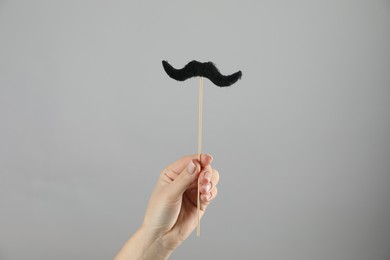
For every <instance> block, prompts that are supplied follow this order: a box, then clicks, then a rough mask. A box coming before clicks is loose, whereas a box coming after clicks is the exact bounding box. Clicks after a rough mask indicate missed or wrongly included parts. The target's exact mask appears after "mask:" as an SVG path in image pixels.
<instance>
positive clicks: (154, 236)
mask: <svg viewBox="0 0 390 260" xmlns="http://www.w3.org/2000/svg"><path fill="white" fill-rule="evenodd" d="M197 157H198V156H197V155H191V156H187V157H184V158H182V159H180V160H178V161H176V162H174V163H173V164H171V165H169V166H167V167H166V168H165V169H164V170H163V171H162V172H161V174H160V176H159V179H158V181H157V184H156V186H155V188H154V190H153V193H152V196H151V198H150V201H149V205H148V208H147V210H146V214H145V218H144V223H143V224H142V226H141V228H140V229H139V230H138V231H137V233H136V234H135V235H134V236H133V237H132V238H131V239H130V240H129V241H128V242H127V243H126V244H125V246H124V247H123V248H122V250H121V251H120V252H119V254H118V255H117V258H116V259H140V258H142V259H166V258H168V256H169V255H170V254H171V253H172V252H173V250H174V249H175V248H176V247H177V246H178V245H179V244H180V243H181V242H183V241H184V240H185V239H186V238H187V237H188V236H189V235H190V234H191V232H192V231H193V230H194V229H195V227H196V225H197V190H198V178H199V184H200V193H201V196H200V202H201V203H200V216H201V217H202V216H203V214H204V213H205V210H206V208H207V205H208V204H209V203H210V201H211V200H212V199H213V198H215V196H216V195H217V184H218V180H219V174H218V172H217V171H216V170H215V169H212V167H211V162H212V160H213V159H212V157H211V156H210V155H203V154H202V155H201V157H200V161H199V160H198V159H197Z"/></svg>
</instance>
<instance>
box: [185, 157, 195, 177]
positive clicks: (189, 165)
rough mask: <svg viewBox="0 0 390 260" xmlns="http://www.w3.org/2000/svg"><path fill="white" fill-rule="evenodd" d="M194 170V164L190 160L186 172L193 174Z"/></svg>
mask: <svg viewBox="0 0 390 260" xmlns="http://www.w3.org/2000/svg"><path fill="white" fill-rule="evenodd" d="M195 168H196V165H195V163H194V162H193V161H192V160H191V161H190V163H189V164H188V166H187V171H188V173H189V174H194V173H195Z"/></svg>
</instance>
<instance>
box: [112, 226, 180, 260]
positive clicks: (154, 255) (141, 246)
mask: <svg viewBox="0 0 390 260" xmlns="http://www.w3.org/2000/svg"><path fill="white" fill-rule="evenodd" d="M173 250H174V248H167V247H166V246H164V242H163V238H162V237H160V236H157V235H155V234H153V233H151V232H149V231H148V229H147V228H145V227H144V226H141V227H140V228H139V229H138V230H137V232H136V233H135V234H134V235H133V236H132V237H131V238H130V239H129V240H128V241H127V242H126V244H125V245H124V246H123V248H122V249H121V250H120V252H119V253H118V255H117V256H116V257H115V260H122V259H123V260H125V259H126V260H130V259H145V260H148V259H153V260H160V259H161V260H162V259H167V258H168V257H169V256H170V255H171V253H172V252H173Z"/></svg>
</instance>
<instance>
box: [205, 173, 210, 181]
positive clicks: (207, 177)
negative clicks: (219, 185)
mask: <svg viewBox="0 0 390 260" xmlns="http://www.w3.org/2000/svg"><path fill="white" fill-rule="evenodd" d="M204 178H205V179H206V180H208V181H210V180H211V172H205V173H204Z"/></svg>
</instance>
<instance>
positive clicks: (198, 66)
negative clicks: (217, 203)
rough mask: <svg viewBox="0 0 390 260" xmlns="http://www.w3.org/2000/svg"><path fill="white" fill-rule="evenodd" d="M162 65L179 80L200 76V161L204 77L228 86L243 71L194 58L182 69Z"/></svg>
mask: <svg viewBox="0 0 390 260" xmlns="http://www.w3.org/2000/svg"><path fill="white" fill-rule="evenodd" d="M162 65H163V67H164V70H165V72H166V73H167V74H168V75H169V76H170V77H171V78H173V79H175V80H178V81H184V80H186V79H189V78H192V77H197V76H199V77H200V78H199V124H198V160H199V161H200V155H201V153H202V114H203V111H202V110H203V109H202V107H203V105H202V104H203V100H202V99H203V77H205V78H208V79H209V80H211V82H213V83H214V84H215V85H217V86H219V87H228V86H230V85H233V84H234V83H236V82H237V80H239V79H241V76H242V72H241V71H237V72H236V73H233V74H231V75H227V76H224V75H222V74H221V73H220V72H219V70H218V69H217V67H216V66H215V65H214V63H212V62H210V61H209V62H203V63H202V62H199V61H196V60H193V61H191V62H189V63H188V64H187V65H185V66H184V68H182V69H175V68H174V67H172V66H171V65H170V64H169V63H168V62H167V61H165V60H163V61H162ZM199 188H200V183H199V179H198V195H197V214H198V223H197V224H198V225H197V228H196V235H197V236H200V198H199V196H200V195H199V194H200V192H199Z"/></svg>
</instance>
